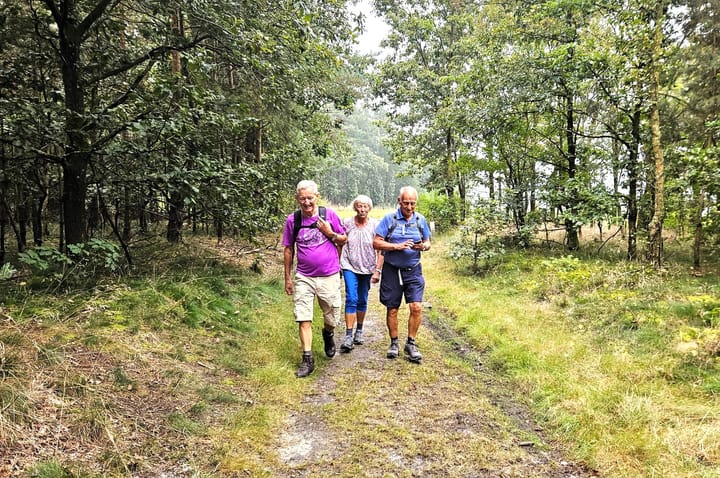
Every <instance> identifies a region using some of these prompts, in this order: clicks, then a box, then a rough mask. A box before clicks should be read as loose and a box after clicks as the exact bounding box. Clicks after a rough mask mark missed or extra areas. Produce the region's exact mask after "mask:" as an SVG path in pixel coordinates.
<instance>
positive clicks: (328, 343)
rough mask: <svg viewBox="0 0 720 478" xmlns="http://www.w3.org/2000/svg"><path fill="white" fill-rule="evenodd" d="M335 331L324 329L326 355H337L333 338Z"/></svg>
mask: <svg viewBox="0 0 720 478" xmlns="http://www.w3.org/2000/svg"><path fill="white" fill-rule="evenodd" d="M333 335H335V334H334V333H333V331H332V330H325V329H323V331H322V336H323V342H324V344H325V355H327V356H328V357H334V356H335V340H334V339H333Z"/></svg>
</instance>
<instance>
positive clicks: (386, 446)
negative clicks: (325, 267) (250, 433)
mask: <svg viewBox="0 0 720 478" xmlns="http://www.w3.org/2000/svg"><path fill="white" fill-rule="evenodd" d="M424 306H425V308H426V310H427V309H428V308H431V307H432V304H431V303H430V302H426V303H425V304H424ZM379 307H380V306H378V308H375V309H373V310H370V311H369V312H368V315H367V318H366V320H365V327H364V329H365V331H366V332H365V336H366V343H365V344H364V345H358V346H355V348H354V350H353V351H352V352H350V353H347V354H343V353H340V352H339V349H338V354H337V355H336V356H335V357H334V358H332V359H327V360H328V363H327V365H326V366H325V367H324V368H323V369H322V370H321V371H320V372H319V373H318V372H316V373H318V375H317V376H316V377H315V382H314V383H313V385H312V388H311V392H310V393H308V394H307V396H306V398H305V399H304V400H303V402H302V403H300V404H298V407H297V408H296V409H294V410H292V411H291V412H290V413H289V415H288V420H287V425H286V427H285V428H284V429H283V430H281V431H280V432H279V436H278V442H277V449H278V454H279V457H280V466H279V467H276V468H274V469H272V470H271V474H272V475H273V476H278V477H316V476H366V477H411V476H412V477H420V476H422V477H465V478H469V477H493V478H503V477H524V478H528V477H553V478H580V477H583V478H588V477H594V476H598V475H597V474H596V473H595V472H593V471H592V470H588V469H586V468H585V467H583V466H582V465H580V464H578V463H573V462H572V461H571V460H568V459H566V458H565V457H564V455H563V451H562V449H561V448H560V447H559V445H558V444H557V443H552V442H549V441H547V440H546V439H545V438H544V437H543V430H542V429H541V428H540V427H539V426H537V425H536V424H535V423H534V421H533V419H532V417H531V414H530V412H529V410H528V409H527V407H526V406H525V405H524V397H520V396H517V395H516V393H514V392H513V390H512V389H511V388H510V387H509V386H508V384H507V383H505V382H504V381H503V380H502V379H501V378H499V377H497V376H495V375H494V374H493V373H492V372H491V371H489V370H487V369H486V367H485V366H484V365H483V363H482V359H483V356H482V353H479V352H478V351H475V350H473V349H472V347H471V346H469V345H468V344H467V343H464V342H463V339H462V337H461V336H459V335H458V334H457V333H455V332H454V331H452V329H451V328H450V327H447V326H443V325H442V324H441V323H438V322H430V321H429V320H428V318H427V317H425V318H424V322H423V327H422V328H421V331H420V334H419V337H418V343H419V345H420V346H421V351H422V353H423V355H424V358H423V361H422V363H421V364H419V365H418V364H414V363H411V362H409V361H408V360H407V359H405V358H404V357H403V355H402V350H401V356H400V357H399V358H398V359H394V360H391V359H387V358H386V357H385V352H386V349H387V346H388V344H389V342H388V339H387V333H386V329H385V325H384V311H382V310H379ZM380 317H381V318H380ZM401 317H402V313H401ZM401 323H402V322H401ZM401 329H402V327H401ZM337 330H341V328H340V327H339V328H338V329H337ZM337 335H338V334H336V342H337V343H338V344H339V343H340V340H341V337H338V336H337ZM340 335H342V332H340ZM403 337H404V334H403V333H402V332H401V348H402V345H403V340H404V338H403ZM344 410H345V411H344ZM338 422H339V423H338Z"/></svg>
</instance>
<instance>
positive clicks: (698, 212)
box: [693, 188, 705, 269]
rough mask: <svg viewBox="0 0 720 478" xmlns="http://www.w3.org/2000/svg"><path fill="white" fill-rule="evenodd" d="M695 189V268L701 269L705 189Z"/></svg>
mask: <svg viewBox="0 0 720 478" xmlns="http://www.w3.org/2000/svg"><path fill="white" fill-rule="evenodd" d="M698 189H699V190H698V191H695V214H694V216H695V217H694V222H695V237H694V240H693V268H695V269H700V247H701V246H702V239H703V226H702V212H703V209H704V208H705V190H704V189H703V188H698Z"/></svg>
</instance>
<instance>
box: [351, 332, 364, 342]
mask: <svg viewBox="0 0 720 478" xmlns="http://www.w3.org/2000/svg"><path fill="white" fill-rule="evenodd" d="M353 343H354V344H355V345H362V344H364V343H365V339H364V338H363V331H362V330H356V331H355V338H354V339H353Z"/></svg>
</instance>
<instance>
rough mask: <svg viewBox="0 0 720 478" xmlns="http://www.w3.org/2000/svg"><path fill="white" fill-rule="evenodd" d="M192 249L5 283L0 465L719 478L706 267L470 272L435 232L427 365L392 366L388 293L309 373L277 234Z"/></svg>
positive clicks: (622, 265) (201, 472) (54, 472)
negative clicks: (128, 269)
mask: <svg viewBox="0 0 720 478" xmlns="http://www.w3.org/2000/svg"><path fill="white" fill-rule="evenodd" d="M189 241H191V242H189V243H188V244H186V245H180V246H176V247H170V248H168V247H167V246H166V245H163V246H162V247H160V246H158V247H157V248H154V249H152V250H149V251H146V252H145V254H147V257H148V260H147V261H144V263H145V264H148V267H146V268H141V269H142V270H138V271H136V273H135V274H133V275H132V276H125V277H122V278H118V279H116V280H113V281H109V282H105V283H102V284H96V286H95V287H92V288H86V289H74V290H67V291H64V292H63V293H59V292H58V291H55V292H52V291H53V290H54V289H53V288H51V287H49V284H43V283H42V282H41V281H37V282H33V281H30V280H25V279H23V280H19V281H14V282H11V281H7V282H5V283H3V284H2V286H0V287H1V292H2V296H1V297H2V299H1V301H0V405H1V407H0V410H1V412H0V413H1V415H0V476H27V477H38V478H54V477H58V478H62V477H68V478H70V477H96V476H118V477H119V476H133V477H145V476H147V477H150V476H153V477H154V476H177V477H185V476H187V477H195V476H197V477H201V476H207V477H215V476H217V477H220V476H222V477H225V476H231V477H232V476H268V477H270V476H319V475H318V473H321V470H325V471H327V470H328V469H331V470H333V473H334V474H335V476H358V475H362V476H482V477H485V476H488V477H490V476H493V477H497V476H524V477H527V476H538V477H539V476H543V477H551V476H552V477H558V476H566V477H580V476H582V477H590V476H598V477H600V476H604V477H612V478H615V477H631V476H632V477H650V476H674V477H691V476H693V477H698V476H700V477H717V476H720V471H719V470H720V468H719V466H720V456H719V455H720V445H718V443H720V426H718V416H717V414H718V409H719V407H718V398H717V397H718V389H719V388H720V378H719V375H718V370H717V367H718V349H720V347H718V346H717V344H718V334H717V330H718V323H717V321H718V315H720V305H719V304H718V297H720V294H718V287H719V286H718V281H717V275H716V273H715V271H713V270H710V269H708V270H706V271H705V272H704V274H702V275H701V274H697V273H691V272H690V271H689V269H688V270H685V268H684V267H683V266H681V265H673V264H669V265H668V267H667V269H666V270H665V271H663V272H662V273H658V272H656V271H652V270H648V269H646V268H644V267H643V266H642V265H641V264H638V263H626V262H624V261H614V260H608V259H607V258H606V259H599V258H597V257H582V255H580V254H577V255H574V256H573V255H568V254H566V253H560V252H557V251H554V250H551V249H535V250H527V251H524V252H511V253H509V254H506V255H505V256H504V257H503V258H502V259H501V260H499V261H497V262H495V263H494V264H492V265H489V266H488V267H487V268H486V270H485V271H484V272H483V273H481V274H477V275H469V274H467V273H465V271H464V270H463V268H462V267H459V266H458V265H457V264H455V263H453V262H451V261H449V260H448V259H447V257H446V255H445V251H446V247H447V246H446V240H445V239H443V238H440V239H437V240H436V241H435V247H433V250H432V252H431V253H429V254H426V257H425V258H424V263H425V271H426V276H427V280H428V302H427V304H426V307H425V308H424V311H425V326H423V328H422V329H421V338H420V340H421V342H420V343H421V347H422V351H423V353H424V354H425V355H426V358H425V360H424V363H423V364H422V365H421V366H420V367H416V366H414V365H413V364H410V363H408V362H406V361H402V360H400V361H397V362H393V361H388V360H387V359H385V358H384V348H385V347H386V345H387V344H386V343H385V342H386V340H385V331H384V326H383V324H382V322H383V321H382V314H383V311H382V309H381V307H379V305H378V304H377V303H376V295H374V296H373V297H372V298H373V306H372V307H373V309H372V310H371V313H370V314H369V316H370V317H371V321H370V322H369V323H370V326H369V327H370V329H369V330H370V331H371V333H370V334H369V335H370V336H371V337H374V339H373V340H371V341H369V342H368V344H367V346H365V347H362V348H357V349H356V350H355V351H353V352H352V353H351V354H348V355H344V354H343V355H340V354H338V356H336V357H335V358H334V359H332V360H330V359H326V358H324V357H323V356H322V351H321V344H320V342H321V341H319V340H316V341H315V344H314V346H315V353H316V355H317V356H318V368H317V370H316V373H314V374H313V376H311V377H310V379H308V380H297V379H295V377H294V375H293V372H294V370H295V367H296V366H297V360H298V339H297V329H296V326H295V324H294V323H293V321H292V308H291V301H290V299H289V298H288V297H287V296H285V295H284V293H283V290H282V289H283V288H282V281H281V278H282V267H281V260H282V254H281V250H280V248H279V247H278V243H277V240H276V238H270V239H268V240H267V241H266V243H265V244H261V245H258V244H254V245H242V246H241V245H235V244H232V243H230V242H228V243H226V244H224V245H221V246H218V245H217V244H215V243H214V242H209V241H202V240H198V239H194V238H193V239H190V240H189ZM150 257H152V258H153V260H149V258H150ZM158 258H162V261H159V260H158ZM139 263H141V264H142V263H143V261H139ZM150 264H152V267H149V265H150ZM372 293H373V294H376V291H375V290H374V291H373V292H372ZM401 317H404V316H402V315H401ZM337 330H338V334H341V330H342V327H338V329H337ZM317 336H318V337H319V333H317Z"/></svg>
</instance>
